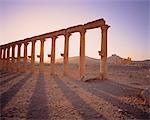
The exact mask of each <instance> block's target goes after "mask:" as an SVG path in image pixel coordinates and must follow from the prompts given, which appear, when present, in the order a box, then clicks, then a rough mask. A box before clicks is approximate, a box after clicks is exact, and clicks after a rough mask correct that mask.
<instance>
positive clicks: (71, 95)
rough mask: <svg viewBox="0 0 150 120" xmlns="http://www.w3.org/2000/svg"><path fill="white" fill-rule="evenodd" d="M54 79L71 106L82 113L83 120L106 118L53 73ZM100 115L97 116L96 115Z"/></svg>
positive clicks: (104, 119)
mask: <svg viewBox="0 0 150 120" xmlns="http://www.w3.org/2000/svg"><path fill="white" fill-rule="evenodd" d="M53 77H54V80H55V81H56V83H57V84H58V86H59V87H60V89H61V90H62V92H63V93H64V94H65V96H66V98H67V99H68V100H69V101H70V102H71V103H72V105H73V107H74V108H75V109H76V110H77V111H78V112H79V113H82V112H83V114H81V116H82V118H83V119H84V120H106V118H105V117H104V116H103V115H101V114H100V113H98V112H97V111H95V110H94V109H93V108H91V107H90V106H89V105H88V104H87V103H86V102H84V101H83V100H82V98H81V97H80V96H79V95H78V94H76V93H75V92H74V91H73V90H71V89H70V88H69V87H68V86H67V85H66V84H65V83H64V82H63V81H62V80H61V79H60V78H59V77H58V76H56V75H54V76H53ZM98 115H99V116H101V117H99V118H98V117H97V116H98Z"/></svg>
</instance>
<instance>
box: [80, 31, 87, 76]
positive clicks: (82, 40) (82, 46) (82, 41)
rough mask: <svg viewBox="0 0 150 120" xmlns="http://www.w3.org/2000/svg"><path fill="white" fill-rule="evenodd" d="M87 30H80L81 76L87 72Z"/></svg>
mask: <svg viewBox="0 0 150 120" xmlns="http://www.w3.org/2000/svg"><path fill="white" fill-rule="evenodd" d="M85 32H86V31H85V30H82V31H81V32H80V78H81V79H82V78H84V74H85Z"/></svg>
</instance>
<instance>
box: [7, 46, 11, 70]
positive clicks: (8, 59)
mask: <svg viewBox="0 0 150 120" xmlns="http://www.w3.org/2000/svg"><path fill="white" fill-rule="evenodd" d="M9 68H10V46H8V47H7V70H9Z"/></svg>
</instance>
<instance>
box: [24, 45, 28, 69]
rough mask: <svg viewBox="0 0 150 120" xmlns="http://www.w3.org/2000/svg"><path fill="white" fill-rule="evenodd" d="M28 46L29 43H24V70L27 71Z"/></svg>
mask: <svg viewBox="0 0 150 120" xmlns="http://www.w3.org/2000/svg"><path fill="white" fill-rule="evenodd" d="M28 44H29V43H28V42H24V70H27V56H28V55H27V54H28V53H27V52H28V50H27V48H28Z"/></svg>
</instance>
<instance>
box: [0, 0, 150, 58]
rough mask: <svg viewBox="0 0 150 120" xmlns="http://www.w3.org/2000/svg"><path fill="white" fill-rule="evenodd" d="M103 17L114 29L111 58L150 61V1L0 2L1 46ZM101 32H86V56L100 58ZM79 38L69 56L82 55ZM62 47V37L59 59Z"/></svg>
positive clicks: (110, 40) (73, 39)
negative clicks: (116, 56) (112, 55)
mask: <svg viewBox="0 0 150 120" xmlns="http://www.w3.org/2000/svg"><path fill="white" fill-rule="evenodd" d="M100 18H104V19H105V20H106V23H107V24H108V25H110V26H111V27H110V28H109V30H108V55H109V56H110V55H111V54H117V55H119V56H121V57H125V58H127V57H128V56H129V57H131V58H132V59H133V60H144V59H150V38H149V35H148V34H149V33H150V23H149V21H150V1H149V0H0V45H2V44H5V43H9V42H12V41H16V40H22V39H24V38H28V37H32V36H35V35H40V34H43V33H46V32H51V31H54V30H59V29H63V28H67V27H70V26H73V25H78V24H84V23H86V22H90V21H93V20H96V19H100ZM100 33H101V31H100V29H92V30H88V31H87V32H86V55H87V56H90V57H95V58H99V56H98V51H99V50H100V38H101V34H100ZM79 38H80V36H79V33H74V34H72V36H71V38H70V48H69V49H70V51H69V52H70V53H69V56H77V55H79ZM50 42H51V40H50V39H47V42H45V59H47V54H49V53H50V49H51V43H50ZM36 44H37V47H36V54H39V46H40V43H39V42H37V43H36ZM63 45H64V37H63V36H60V37H59V38H58V39H57V46H56V48H57V50H56V57H57V58H59V57H60V53H62V52H63ZM30 48H31V46H30V45H29V49H30ZM28 53H29V51H28ZM22 54H23V53H22ZM29 54H30V53H29Z"/></svg>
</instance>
